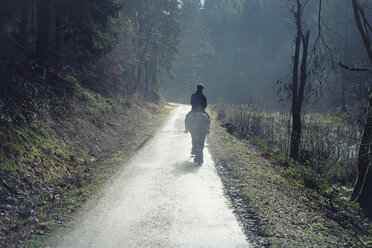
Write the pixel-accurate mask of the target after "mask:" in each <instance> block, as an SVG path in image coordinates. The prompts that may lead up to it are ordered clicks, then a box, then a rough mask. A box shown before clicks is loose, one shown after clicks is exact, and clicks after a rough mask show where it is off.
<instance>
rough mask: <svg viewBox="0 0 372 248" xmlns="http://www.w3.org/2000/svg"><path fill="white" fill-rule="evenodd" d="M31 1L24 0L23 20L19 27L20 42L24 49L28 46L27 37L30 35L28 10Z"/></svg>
mask: <svg viewBox="0 0 372 248" xmlns="http://www.w3.org/2000/svg"><path fill="white" fill-rule="evenodd" d="M28 7H29V0H22V2H21V18H20V25H19V41H20V44H21V45H22V46H23V48H26V46H27V35H28V32H27V31H28V10H29V8H28Z"/></svg>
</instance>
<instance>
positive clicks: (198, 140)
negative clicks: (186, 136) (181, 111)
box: [185, 112, 210, 164]
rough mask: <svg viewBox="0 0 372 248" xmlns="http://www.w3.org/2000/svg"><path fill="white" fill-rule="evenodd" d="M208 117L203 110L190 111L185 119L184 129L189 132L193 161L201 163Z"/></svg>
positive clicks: (207, 130)
mask: <svg viewBox="0 0 372 248" xmlns="http://www.w3.org/2000/svg"><path fill="white" fill-rule="evenodd" d="M209 122H210V121H209V117H208V115H207V113H205V112H190V113H189V114H187V116H186V119H185V126H186V130H187V131H189V132H190V134H191V140H192V142H191V143H192V150H191V155H195V158H194V162H195V163H197V164H202V163H203V162H204V161H203V149H204V142H205V137H206V136H207V133H208V132H209Z"/></svg>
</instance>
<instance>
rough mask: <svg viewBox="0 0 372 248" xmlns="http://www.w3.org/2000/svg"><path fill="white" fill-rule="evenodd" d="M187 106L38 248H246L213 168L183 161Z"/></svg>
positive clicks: (186, 148) (209, 161)
mask: <svg viewBox="0 0 372 248" xmlns="http://www.w3.org/2000/svg"><path fill="white" fill-rule="evenodd" d="M188 110H189V107H187V106H184V105H179V106H177V107H176V108H175V109H174V110H172V112H171V113H170V115H169V117H168V119H167V121H166V122H165V123H164V125H163V126H162V127H161V128H160V129H159V131H158V132H157V133H156V134H155V135H154V137H153V138H151V139H150V140H149V141H148V142H147V143H146V144H145V145H144V146H143V147H142V148H141V149H140V150H139V151H138V152H137V153H136V155H134V156H133V158H132V159H131V160H130V161H129V162H128V163H126V164H125V165H123V166H122V168H121V169H120V170H119V171H118V172H117V174H116V175H115V176H113V177H112V179H111V180H110V182H108V183H107V184H106V185H105V186H104V187H103V189H102V190H101V191H100V192H99V193H97V195H95V196H93V197H92V198H91V199H90V200H89V201H88V202H87V203H86V204H85V205H84V206H83V207H82V208H81V210H79V211H78V213H77V214H76V216H75V217H74V220H73V221H71V223H69V224H67V226H66V227H64V228H62V229H61V230H60V231H58V232H57V233H56V234H55V235H54V236H53V237H51V238H50V239H49V241H48V242H47V244H46V246H45V247H53V248H54V247H66V248H67V247H68V248H72V247H78V248H85V247H87V248H93V247H97V248H98V247H99V248H103V247H117V248H119V247H122V248H124V247H125V248H126V247H128V248H131V247H133V248H136V247H151V248H155V247H163V248H168V247H169V248H176V247H192V248H197V247H203V248H204V247H211V248H212V247H213V248H218V247H221V248H225V247H226V248H233V247H251V245H250V244H249V242H248V241H247V240H246V236H245V235H244V233H243V231H242V228H241V226H240V225H239V223H238V221H237V219H236V217H235V215H234V214H233V210H232V208H231V207H230V203H229V202H228V200H227V199H226V197H225V196H224V194H223V188H222V187H223V186H222V183H221V180H220V178H219V177H218V176H217V173H216V169H215V166H214V162H213V160H212V158H211V155H210V153H209V151H208V147H206V149H205V150H204V164H203V165H201V166H200V165H196V164H194V163H193V162H192V161H193V160H192V158H191V157H190V151H191V137H190V135H189V134H188V135H186V134H184V133H183V130H184V124H183V121H184V117H185V115H186V113H187V111H188Z"/></svg>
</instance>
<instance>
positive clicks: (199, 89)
mask: <svg viewBox="0 0 372 248" xmlns="http://www.w3.org/2000/svg"><path fill="white" fill-rule="evenodd" d="M203 89H204V85H203V84H201V83H199V84H198V85H197V86H196V92H195V93H194V94H192V95H191V111H190V112H189V113H187V115H186V119H187V118H188V116H189V115H190V114H191V113H193V112H202V113H205V114H206V115H207V116H208V119H209V122H210V116H209V114H208V113H207V112H205V108H206V107H207V105H208V104H207V98H206V97H205V95H204V94H203ZM186 119H185V122H186ZM185 127H186V123H185ZM188 131H189V130H187V128H186V131H185V132H186V133H187V132H188Z"/></svg>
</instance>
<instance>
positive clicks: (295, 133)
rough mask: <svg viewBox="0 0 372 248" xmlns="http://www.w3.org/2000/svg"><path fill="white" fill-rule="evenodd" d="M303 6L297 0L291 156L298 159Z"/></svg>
mask: <svg viewBox="0 0 372 248" xmlns="http://www.w3.org/2000/svg"><path fill="white" fill-rule="evenodd" d="M301 16H302V7H301V1H300V0H297V12H296V14H295V17H296V27H297V34H296V41H295V54H294V57H293V74H292V132H291V150H290V157H291V158H293V159H294V160H298V157H299V152H300V151H299V150H300V139H301V109H300V108H299V105H298V67H299V61H300V49H301V37H302V23H301Z"/></svg>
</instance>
